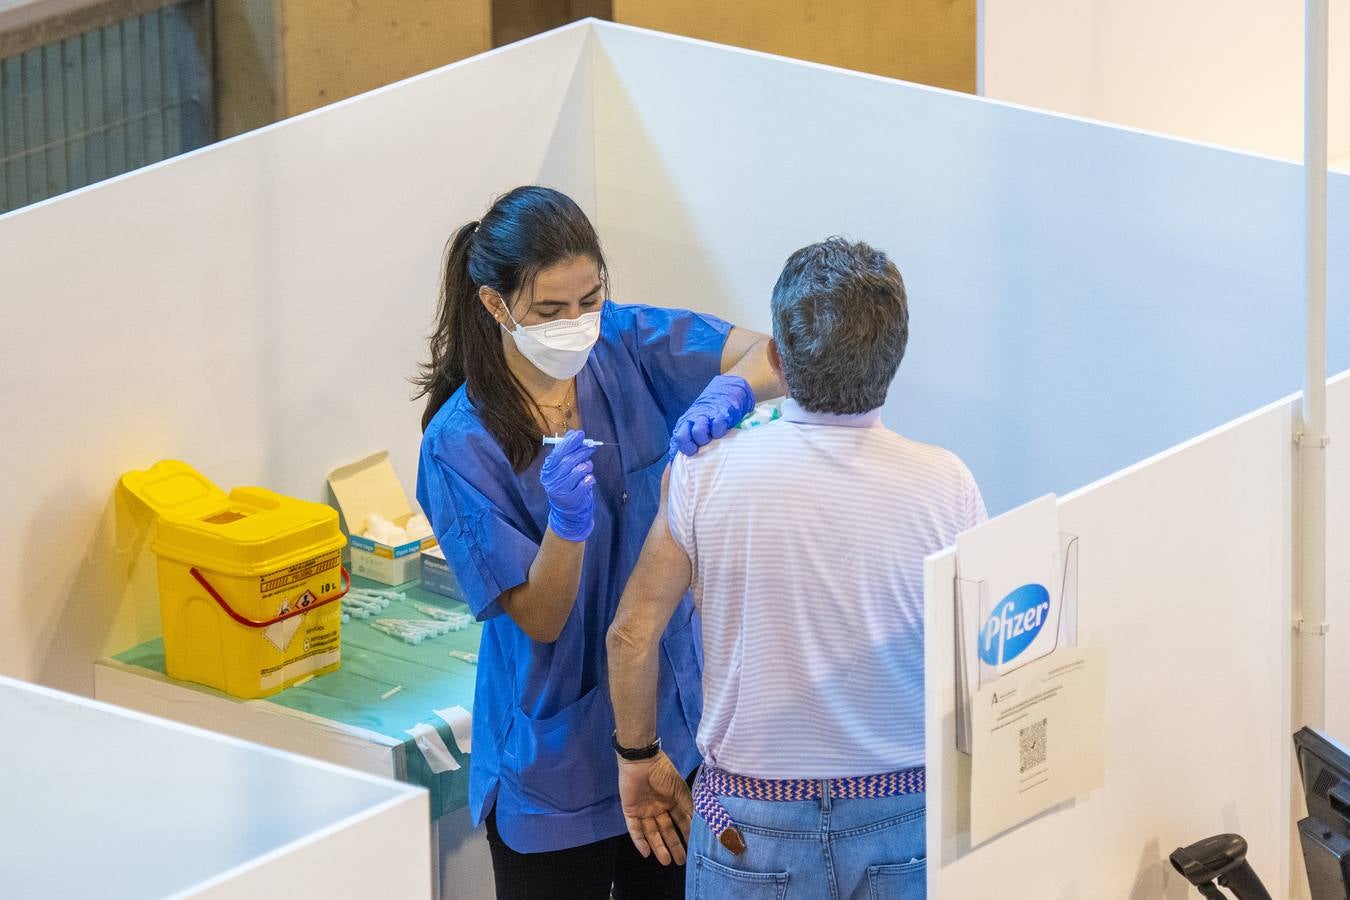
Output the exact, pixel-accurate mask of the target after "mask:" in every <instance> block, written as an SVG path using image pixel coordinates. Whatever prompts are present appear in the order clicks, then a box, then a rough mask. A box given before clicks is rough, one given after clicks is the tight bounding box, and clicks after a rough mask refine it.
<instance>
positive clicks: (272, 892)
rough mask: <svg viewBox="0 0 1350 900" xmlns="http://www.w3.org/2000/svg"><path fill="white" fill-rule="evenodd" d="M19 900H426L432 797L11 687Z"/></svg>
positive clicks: (12, 836) (1, 703) (5, 824)
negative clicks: (287, 899)
mask: <svg viewBox="0 0 1350 900" xmlns="http://www.w3.org/2000/svg"><path fill="white" fill-rule="evenodd" d="M0 718H3V721H4V722H5V726H6V734H5V740H4V742H3V743H0V771H4V772H5V791H4V802H3V803H0V846H2V847H3V848H4V851H3V852H0V885H3V886H4V891H3V893H4V895H5V896H6V897H11V898H13V897H95V896H96V897H100V898H106V900H112V898H138V897H169V896H173V897H189V896H190V897H221V898H224V897H236V898H238V897H283V896H306V897H310V896H324V897H330V898H333V900H341V898H366V897H375V896H389V897H406V898H415V897H426V896H428V895H429V893H430V888H431V877H430V865H429V860H428V858H427V853H428V847H429V840H428V835H427V795H426V791H424V790H422V789H421V788H413V787H409V786H408V785H405V784H399V783H397V782H393V781H389V780H386V779H379V778H372V777H371V776H369V775H363V774H360V773H358V772H352V771H349V770H347V769H341V768H338V767H337V766H331V765H328V764H326V763H320V762H315V761H313V760H309V759H305V758H303V757H299V756H295V755H294V754H290V753H282V752H280V751H277V750H271V749H268V748H266V747H259V746H257V745H256V744H248V743H245V742H243V741H238V740H234V739H233V738H227V737H221V736H219V735H215V734H211V733H209V732H205V731H201V730H199V729H196V728H188V727H186V726H183V725H179V724H177V723H174V722H166V721H163V720H161V719H154V718H152V717H150V716H145V715H141V714H139V713H133V712H128V711H127V710H122V709H118V708H116V707H111V706H108V705H107V704H103V703H95V702H93V701H91V700H86V699H84V698H82V697H73V696H70V695H66V694H60V693H58V692H55V691H51V690H48V689H46V688H40V687H37V686H35V685H30V684H24V683H20V682H14V681H10V680H8V679H4V678H0Z"/></svg>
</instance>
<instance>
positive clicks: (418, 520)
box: [403, 513, 431, 541]
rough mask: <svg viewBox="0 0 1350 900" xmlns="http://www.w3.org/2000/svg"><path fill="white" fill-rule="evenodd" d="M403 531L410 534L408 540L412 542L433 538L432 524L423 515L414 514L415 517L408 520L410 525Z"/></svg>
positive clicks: (404, 527)
mask: <svg viewBox="0 0 1350 900" xmlns="http://www.w3.org/2000/svg"><path fill="white" fill-rule="evenodd" d="M403 530H404V531H406V532H407V533H408V540H410V541H420V540H421V539H422V538H429V537H431V523H430V522H428V521H427V517H426V516H424V515H422V514H421V513H415V514H413V517H412V518H411V519H409V520H408V524H407V525H405V526H403Z"/></svg>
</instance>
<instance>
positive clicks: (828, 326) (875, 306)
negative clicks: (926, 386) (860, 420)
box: [772, 237, 909, 415]
mask: <svg viewBox="0 0 1350 900" xmlns="http://www.w3.org/2000/svg"><path fill="white" fill-rule="evenodd" d="M772 308H773V337H774V341H775V342H776V343H777V344H778V352H779V355H780V356H782V359H783V376H784V378H786V380H787V383H788V388H789V389H790V390H791V391H792V398H793V399H794V400H796V401H797V402H798V403H800V404H801V405H802V406H803V407H805V408H806V409H808V410H810V411H812V412H823V413H834V414H836V415H853V414H857V413H863V412H867V411H868V410H872V409H876V408H877V407H878V406H881V404H882V403H884V402H885V401H886V391H887V390H888V389H889V388H890V385H891V381H892V380H893V379H894V378H895V372H896V370H897V369H898V368H900V360H901V359H903V358H904V355H905V344H906V343H907V342H908V341H909V305H908V302H907V299H906V296H905V282H904V279H902V278H901V277H900V270H899V269H897V268H896V267H895V263H893V262H891V260H890V258H889V257H887V256H886V254H885V253H882V252H881V251H880V250H876V249H873V248H872V247H870V246H868V245H867V244H864V243H861V242H858V243H853V242H851V241H847V240H845V239H844V238H841V237H832V238H828V239H826V240H824V241H821V242H820V243H818V244H811V245H810V246H809V247H803V248H802V249H800V250H798V251H797V252H796V253H794V254H792V255H791V256H789V257H788V260H787V262H786V263H785V264H784V266H783V273H782V274H781V275H779V276H778V283H777V284H775V285H774V287H773V304H772Z"/></svg>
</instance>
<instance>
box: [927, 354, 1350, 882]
mask: <svg viewBox="0 0 1350 900" xmlns="http://www.w3.org/2000/svg"><path fill="white" fill-rule="evenodd" d="M1333 401H1334V402H1335V403H1337V405H1338V406H1341V407H1346V408H1350V378H1342V379H1340V380H1339V382H1338V383H1337V385H1336V390H1335V392H1334V395H1333ZM1296 415H1297V401H1296V400H1293V401H1291V400H1283V401H1280V402H1278V403H1276V404H1274V405H1272V406H1270V407H1267V408H1266V409H1263V410H1260V411H1258V412H1256V413H1254V414H1251V415H1249V416H1245V417H1243V418H1242V419H1240V420H1238V421H1236V422H1234V423H1230V424H1228V425H1225V426H1223V427H1221V428H1219V429H1216V430H1215V431H1214V432H1212V433H1210V434H1206V435H1204V436H1202V437H1200V438H1197V439H1195V440H1192V441H1188V442H1187V443H1185V444H1183V445H1181V446H1179V447H1176V448H1173V449H1171V450H1168V451H1166V452H1164V453H1163V454H1161V455H1159V456H1158V457H1155V458H1153V459H1150V460H1147V461H1145V462H1142V463H1140V464H1138V465H1136V466H1133V467H1130V468H1129V469H1126V470H1125V471H1123V472H1120V473H1117V474H1114V475H1112V476H1110V477H1108V478H1106V479H1104V480H1103V481H1101V482H1099V483H1097V484H1094V485H1091V486H1089V487H1086V488H1083V489H1082V490H1080V491H1077V492H1075V493H1073V494H1070V495H1069V496H1067V497H1064V498H1062V499H1061V500H1060V503H1059V516H1060V529H1061V530H1062V531H1064V532H1066V533H1069V534H1074V535H1076V536H1077V537H1078V540H1079V549H1078V553H1079V556H1078V585H1077V587H1078V596H1079V607H1078V640H1079V642H1080V643H1082V644H1091V643H1096V644H1101V645H1102V646H1103V647H1104V648H1105V652H1106V668H1107V691H1106V716H1105V719H1106V770H1105V771H1106V777H1105V783H1104V786H1103V787H1102V788H1100V789H1098V790H1095V791H1093V792H1092V793H1091V794H1089V795H1087V796H1085V797H1081V798H1079V799H1078V800H1077V801H1076V802H1074V803H1072V804H1070V805H1069V806H1068V807H1061V808H1059V809H1056V810H1054V811H1052V812H1049V813H1046V814H1044V815H1042V816H1041V817H1039V818H1037V819H1034V820H1033V821H1031V822H1028V823H1027V824H1025V825H1022V826H1021V827H1018V828H1016V829H1014V830H1013V831H1010V832H1007V833H1005V834H1004V835H1003V836H1002V837H1000V838H998V839H996V840H993V841H991V842H989V843H987V844H984V845H981V846H979V847H977V848H975V849H974V850H972V849H971V847H970V839H969V824H968V823H969V817H968V813H967V809H968V803H969V796H970V760H969V758H968V757H966V756H964V755H963V754H961V753H959V752H958V751H957V750H956V748H955V702H956V691H955V678H956V665H957V663H956V661H955V659H954V652H953V649H954V648H953V640H952V635H953V633H954V628H955V624H954V615H953V611H954V609H955V603H956V596H955V575H956V571H957V570H956V554H955V552H954V551H952V550H947V551H944V552H943V553H940V554H936V555H934V556H932V557H930V558H929V560H928V561H927V566H926V590H925V599H926V613H927V618H926V619H925V641H926V645H925V659H926V665H925V671H926V674H927V678H928V682H927V688H928V703H927V722H928V729H927V744H928V767H929V769H928V774H929V797H930V804H929V818H928V822H929V843H928V847H929V853H930V893H931V895H932V896H935V897H968V896H970V897H973V896H979V895H980V892H979V890H978V889H977V888H978V887H979V886H980V885H981V884H984V883H986V880H987V878H988V874H989V873H990V872H992V871H1013V870H1014V869H1016V870H1017V873H1018V874H1017V877H1016V878H1014V879H1009V881H1008V882H1007V883H1006V884H1005V885H1004V889H1003V890H1002V891H1001V892H1000V896H1001V897H1003V898H1006V900H1023V898H1025V900H1039V898H1045V897H1120V898H1126V897H1128V898H1131V900H1146V898H1159V897H1168V898H1171V897H1174V896H1175V897H1179V898H1180V897H1185V896H1187V891H1188V890H1189V887H1188V886H1187V885H1186V882H1185V880H1184V879H1182V878H1180V876H1178V875H1177V874H1176V873H1175V872H1174V871H1172V868H1171V866H1170V865H1169V864H1168V862H1167V855H1168V854H1169V853H1171V851H1172V850H1173V848H1175V847H1177V846H1180V845H1185V844H1189V843H1191V842H1193V841H1197V840H1200V839H1201V838H1204V837H1208V836H1210V835H1212V834H1218V833H1222V832H1237V833H1239V834H1241V835H1243V836H1244V837H1245V838H1246V839H1247V841H1248V844H1249V846H1250V848H1251V849H1250V856H1249V858H1250V861H1251V863H1252V865H1253V866H1254V867H1255V868H1256V870H1257V872H1258V874H1259V875H1260V876H1261V877H1262V878H1263V879H1264V880H1265V882H1266V885H1267V887H1268V888H1270V889H1271V892H1272V894H1273V895H1274V896H1277V897H1280V896H1289V894H1288V892H1287V891H1286V889H1285V886H1286V885H1287V884H1288V883H1289V866H1288V861H1289V857H1288V854H1287V848H1288V840H1289V835H1290V820H1289V810H1290V803H1289V798H1290V793H1289V790H1290V771H1289V758H1290V755H1291V745H1290V737H1289V736H1290V734H1291V731H1292V728H1291V715H1292V710H1291V703H1290V700H1291V697H1292V693H1291V692H1292V667H1291V663H1292V645H1291V640H1290V635H1291V609H1292V604H1293V599H1292V573H1293V552H1292V548H1291V546H1290V543H1289V533H1290V527H1291V515H1292V508H1293V496H1294V493H1293V484H1294V481H1293V471H1294V453H1295V451H1294V447H1293V445H1292V443H1291V442H1290V440H1289V434H1290V431H1291V429H1292V427H1293V423H1294V421H1295V419H1296ZM1342 462H1344V460H1342ZM1347 468H1350V467H1347ZM1256 472H1259V473H1262V476H1263V477H1260V478H1253V477H1251V476H1252V473H1256ZM1049 739H1050V740H1051V741H1053V740H1054V737H1053V735H1051V736H1050V738H1049ZM974 752H975V753H977V754H978V753H979V752H980V747H979V745H978V742H977V744H976V746H975V747H974ZM1044 847H1059V848H1065V849H1066V850H1070V852H1062V853H1058V854H1056V858H1055V865H1053V866H1025V867H1023V866H1018V863H1019V861H1020V860H1023V859H1027V858H1031V857H1032V856H1033V855H1034V851H1035V848H1044ZM1070 848H1071V849H1070Z"/></svg>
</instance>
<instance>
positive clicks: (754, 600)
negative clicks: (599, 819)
mask: <svg viewBox="0 0 1350 900" xmlns="http://www.w3.org/2000/svg"><path fill="white" fill-rule="evenodd" d="M772 309H773V336H774V347H773V348H771V359H772V360H773V362H774V365H775V368H777V369H778V370H779V373H780V374H781V375H782V377H783V379H784V381H785V382H786V384H787V385H788V388H789V397H788V399H787V400H786V401H784V404H783V410H782V413H783V414H782V418H781V419H780V420H778V421H775V422H773V423H771V424H769V425H766V426H762V427H759V428H755V429H753V430H748V431H743V432H739V433H737V434H735V435H734V436H733V437H732V438H729V439H726V440H722V441H718V442H716V443H715V444H712V445H711V446H709V447H707V448H705V449H703V451H702V452H701V453H699V455H698V456H696V457H684V456H679V457H676V459H675V462H674V463H673V465H672V466H671V470H670V473H669V482H668V489H667V492H666V497H665V502H664V505H663V507H662V510H661V512H659V513H658V514H657V517H656V521H655V523H654V524H653V526H652V530H651V533H650V534H649V536H648V538H647V543H646V544H645V545H644V547H643V551H642V557H641V559H640V560H639V562H638V565H637V568H636V569H635V570H634V572H633V575H632V577H631V578H630V580H629V582H628V586H627V589H626V590H625V592H624V595H623V599H622V601H621V602H620V606H619V611H618V615H617V617H616V619H615V620H614V624H613V626H612V628H611V629H610V632H609V642H608V643H609V666H610V695H611V699H612V701H613V705H614V715H615V722H616V725H617V730H616V731H615V734H614V746H615V750H616V752H617V753H618V755H619V782H620V784H619V787H620V793H621V795H622V800H623V809H624V816H625V818H626V820H627V823H628V831H629V834H630V835H631V836H632V839H633V841H634V843H635V844H636V845H637V847H638V850H640V851H641V852H642V853H643V855H644V856H645V855H648V854H650V853H654V854H655V855H656V856H657V858H658V859H659V860H660V861H661V862H663V863H669V862H671V861H675V862H680V863H682V862H684V861H685V856H686V850H685V846H686V843H687V846H688V851H687V855H688V859H689V870H688V874H687V876H686V884H687V896H689V897H697V898H702V897H718V898H720V897H743V896H749V897H759V896H782V895H783V892H784V891H785V890H786V888H787V886H788V885H791V888H792V890H791V896H800V897H840V898H843V897H869V896H870V897H903V898H911V897H923V896H924V894H925V854H924V755H923V746H924V745H923V559H924V557H925V556H927V555H928V554H930V553H932V552H933V551H935V550H939V549H941V548H942V547H945V546H947V545H948V544H950V543H952V542H953V540H954V539H955V537H956V535H957V533H958V532H960V531H963V530H965V529H967V528H970V527H972V526H974V525H976V524H978V523H979V522H981V521H982V520H983V519H984V518H985V511H984V504H983V502H982V500H981V499H980V492H979V489H978V488H977V487H976V485H975V481H974V479H973V478H972V477H971V475H970V472H969V471H968V470H967V469H966V467H965V466H964V465H963V464H962V463H961V461H960V460H959V459H957V457H956V456H955V455H953V454H952V453H950V452H948V451H946V450H943V449H940V448H938V447H933V446H929V445H925V444H920V443H917V442H915V441H911V440H909V439H907V438H904V437H901V436H900V435H898V434H896V433H895V432H893V431H890V430H889V429H887V428H886V427H884V426H883V425H882V424H881V422H880V407H881V405H882V404H883V402H884V401H885V399H886V392H887V389H888V388H889V386H890V383H891V381H892V380H893V378H894V377H895V372H896V369H897V368H898V367H899V365H900V360H901V357H903V356H904V352H905V344H906V341H907V339H908V335H909V313H908V307H907V302H906V297H905V287H904V282H903V281H902V280H901V277H900V272H899V271H898V270H897V269H896V267H895V265H894V264H893V263H892V262H891V261H890V260H889V259H888V258H887V257H886V255H885V254H884V253H881V252H880V251H877V250H874V249H873V248H871V247H869V246H867V245H866V244H862V243H850V242H848V241H845V240H843V239H841V238H831V239H829V240H826V241H823V242H821V243H818V244H812V245H811V246H809V247H804V248H803V249H801V250H798V251H797V252H796V253H794V254H792V256H791V257H790V258H789V259H788V261H787V264H786V265H785V266H784V268H783V273H782V275H781V276H780V277H779V279H778V283H777V284H776V285H775V286H774V291H773V302H772ZM727 424H730V423H727ZM691 586H692V588H693V592H694V602H695V605H696V606H697V607H698V609H699V610H700V612H701V617H702V628H703V643H704V648H705V651H704V655H705V662H704V669H703V696H704V707H703V714H702V720H701V722H700V724H699V728H698V739H697V742H698V748H699V750H700V752H701V753H702V754H703V758H704V764H703V768H702V770H701V771H700V773H699V780H698V782H697V783H696V784H695V787H694V791H693V794H692V797H691V795H690V791H689V789H688V788H687V787H686V785H685V783H684V781H683V780H682V778H681V776H680V773H679V771H678V770H677V769H676V768H675V766H674V765H673V764H672V763H671V762H670V760H669V759H667V758H666V757H665V755H664V754H663V753H661V751H660V743H659V741H657V740H656V709H655V706H656V684H657V672H658V669H659V667H660V666H661V665H662V664H663V663H662V662H661V656H660V642H661V636H662V634H663V633H664V632H665V631H666V630H667V629H668V628H669V629H672V630H673V629H678V628H683V627H689V623H688V622H673V623H672V622H670V621H669V620H670V618H671V616H672V614H673V613H674V611H675V610H676V609H677V608H678V606H679V601H680V598H681V597H682V596H683V594H684V592H685V591H686V590H687V589H688V588H690V587H691ZM695 812H696V813H697V818H694V817H693V813H695ZM691 826H692V834H691V831H690V829H691Z"/></svg>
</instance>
